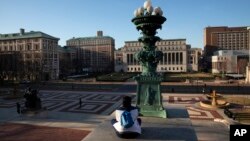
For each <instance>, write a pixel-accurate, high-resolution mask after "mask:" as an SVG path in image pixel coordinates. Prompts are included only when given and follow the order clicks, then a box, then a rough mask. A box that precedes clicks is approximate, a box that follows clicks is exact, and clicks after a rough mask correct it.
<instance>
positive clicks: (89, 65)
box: [66, 31, 115, 72]
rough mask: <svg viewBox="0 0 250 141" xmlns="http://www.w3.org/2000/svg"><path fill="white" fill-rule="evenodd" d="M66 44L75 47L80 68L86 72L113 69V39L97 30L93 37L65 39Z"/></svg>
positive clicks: (110, 70)
mask: <svg viewBox="0 0 250 141" xmlns="http://www.w3.org/2000/svg"><path fill="white" fill-rule="evenodd" d="M66 44H67V46H69V47H72V48H76V52H77V53H76V58H77V59H78V62H79V66H81V70H84V71H87V72H112V71H114V49H115V40H114V39H113V38H112V37H110V36H103V32H102V31H97V36H95V37H80V38H74V37H73V38H72V39H69V40H67V43H66Z"/></svg>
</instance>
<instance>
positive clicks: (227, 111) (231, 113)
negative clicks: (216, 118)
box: [224, 108, 233, 118]
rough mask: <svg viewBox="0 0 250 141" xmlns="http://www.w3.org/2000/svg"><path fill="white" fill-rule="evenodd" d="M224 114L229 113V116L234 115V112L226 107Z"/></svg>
mask: <svg viewBox="0 0 250 141" xmlns="http://www.w3.org/2000/svg"><path fill="white" fill-rule="evenodd" d="M224 114H225V115H227V116H228V117H229V118H232V117H233V112H231V111H230V110H229V109H228V108H225V109H224Z"/></svg>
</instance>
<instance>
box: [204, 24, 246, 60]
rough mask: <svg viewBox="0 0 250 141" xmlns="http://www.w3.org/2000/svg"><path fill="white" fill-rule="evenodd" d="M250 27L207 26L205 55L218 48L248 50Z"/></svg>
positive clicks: (205, 31) (209, 54)
mask: <svg viewBox="0 0 250 141" xmlns="http://www.w3.org/2000/svg"><path fill="white" fill-rule="evenodd" d="M249 35H250V30H249V27H227V26H222V27H206V28H205V29H204V50H205V56H212V55H213V53H214V52H215V51H218V50H248V49H249V44H250V39H249V38H250V37H249Z"/></svg>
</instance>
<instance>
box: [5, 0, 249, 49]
mask: <svg viewBox="0 0 250 141" xmlns="http://www.w3.org/2000/svg"><path fill="white" fill-rule="evenodd" d="M144 1H145V0H1V1H0V34H7V33H17V32H19V29H20V28H24V29H25V31H42V32H44V33H47V34H49V35H52V36H54V37H58V38H60V41H59V45H62V46H64V45H66V40H68V39H70V38H72V37H89V36H96V31H98V30H102V31H103V33H104V35H108V36H111V37H113V38H114V39H115V47H116V48H120V47H122V46H124V41H133V40H137V39H138V38H139V37H140V36H141V34H140V33H139V32H138V31H137V30H136V28H135V26H134V25H133V23H132V22H131V19H132V18H133V17H134V15H133V13H134V10H135V9H137V8H139V7H141V6H143V3H144ZM152 5H153V7H156V6H160V7H161V9H162V10H163V15H164V16H165V17H166V18H167V21H166V22H165V23H164V24H163V27H162V30H158V34H157V36H160V37H161V38H162V39H180V38H181V39H183V38H184V39H187V43H188V44H191V46H192V47H198V48H203V29H204V28H205V27H207V26H230V27H231V26H250V8H249V5H250V0H152Z"/></svg>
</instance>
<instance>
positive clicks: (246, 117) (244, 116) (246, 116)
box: [232, 113, 250, 120]
mask: <svg viewBox="0 0 250 141" xmlns="http://www.w3.org/2000/svg"><path fill="white" fill-rule="evenodd" d="M232 118H233V120H250V113H235V114H233V117H232Z"/></svg>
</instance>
